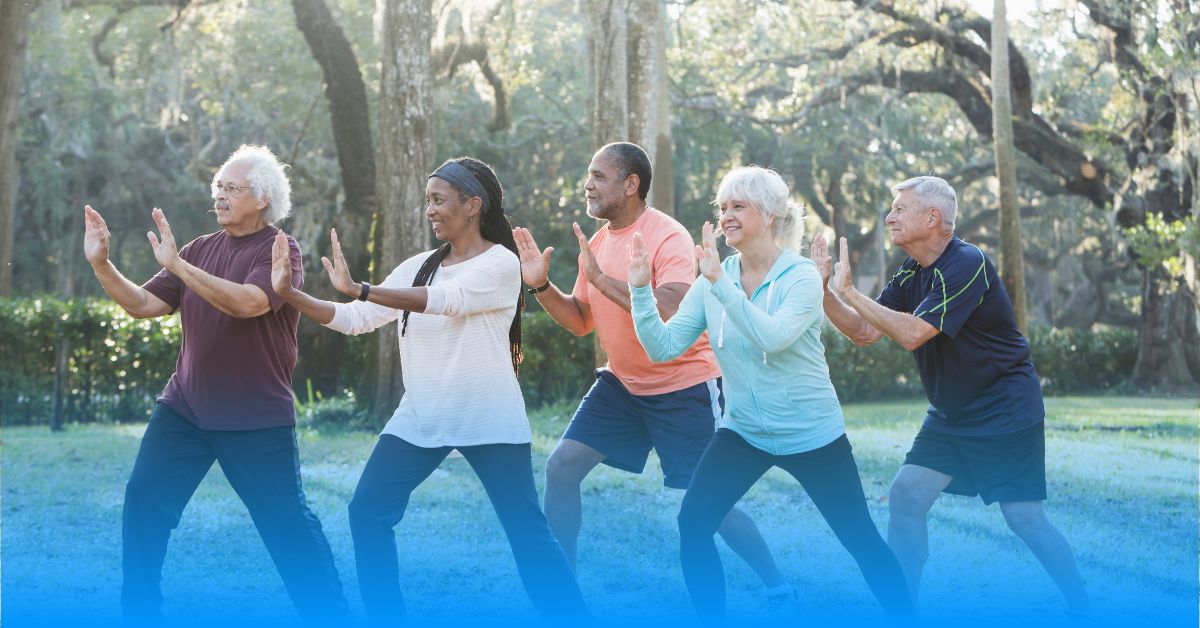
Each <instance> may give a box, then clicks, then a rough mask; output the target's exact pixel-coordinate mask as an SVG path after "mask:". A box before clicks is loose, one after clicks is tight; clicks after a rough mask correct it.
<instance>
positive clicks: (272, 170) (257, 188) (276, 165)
mask: <svg viewBox="0 0 1200 628" xmlns="http://www.w3.org/2000/svg"><path fill="white" fill-rule="evenodd" d="M237 161H244V162H248V163H249V164H250V169H249V170H248V171H247V172H246V183H247V184H248V185H249V186H250V190H251V191H252V192H253V193H254V198H256V199H258V200H260V201H262V200H265V201H267V207H266V208H265V209H263V220H265V221H266V222H267V223H268V224H272V225H273V224H275V223H277V222H279V221H280V220H283V219H284V218H287V217H288V216H290V215H291V214H292V184H291V183H290V182H289V181H288V177H287V171H288V169H289V168H290V166H288V165H287V164H284V163H282V162H280V161H279V158H278V157H276V156H275V153H272V152H271V149H269V148H267V147H266V146H258V145H254V144H242V145H241V146H239V147H238V149H237V150H235V151H233V154H231V155H229V159H226V160H225V163H224V164H221V167H220V168H218V169H217V173H216V174H215V175H213V180H212V186H211V188H212V195H213V198H216V197H217V182H218V181H220V180H221V177H222V176H223V175H224V174H225V170H226V169H227V168H229V165H230V164H232V163H234V162H237Z"/></svg>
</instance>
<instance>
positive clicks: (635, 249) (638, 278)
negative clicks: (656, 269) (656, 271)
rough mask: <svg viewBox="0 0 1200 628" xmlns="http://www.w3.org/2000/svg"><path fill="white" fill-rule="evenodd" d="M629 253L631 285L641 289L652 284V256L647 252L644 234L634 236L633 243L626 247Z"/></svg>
mask: <svg viewBox="0 0 1200 628" xmlns="http://www.w3.org/2000/svg"><path fill="white" fill-rule="evenodd" d="M626 251H628V253H629V285H630V286H631V287H634V288H641V287H642V286H645V285H646V284H648V283H650V255H649V254H648V253H647V252H646V241H645V240H643V239H642V234H641V232H640V231H639V232H638V233H635V234H633V243H632V244H630V245H629V246H627V247H626Z"/></svg>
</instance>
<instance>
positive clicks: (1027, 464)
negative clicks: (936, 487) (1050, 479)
mask: <svg viewBox="0 0 1200 628" xmlns="http://www.w3.org/2000/svg"><path fill="white" fill-rule="evenodd" d="M904 464H911V465H916V466H918V467H925V468H926V469H933V470H934V471H938V472H940V473H945V474H946V475H949V476H951V477H953V478H954V480H952V481H951V482H950V485H949V486H947V487H946V489H945V492H947V493H953V494H955V495H967V496H968V497H970V496H974V495H979V496H980V497H981V498H982V499H983V503H985V504H991V503H993V502H1023V501H1042V500H1044V499H1046V432H1045V422H1044V421H1038V423H1037V425H1034V426H1032V427H1029V428H1026V429H1024V430H1021V431H1019V432H1013V433H1011V434H1001V435H999V436H957V435H954V434H947V433H945V432H939V431H938V430H933V429H930V428H928V427H925V426H922V427H921V431H919V432H917V437H916V439H914V440H913V445H912V449H910V450H909V452H908V455H906V456H905V457H904Z"/></svg>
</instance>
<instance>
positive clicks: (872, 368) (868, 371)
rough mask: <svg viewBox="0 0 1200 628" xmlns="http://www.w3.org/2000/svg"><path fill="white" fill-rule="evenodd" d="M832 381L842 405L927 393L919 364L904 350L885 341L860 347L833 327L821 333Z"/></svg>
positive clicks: (828, 327)
mask: <svg viewBox="0 0 1200 628" xmlns="http://www.w3.org/2000/svg"><path fill="white" fill-rule="evenodd" d="M821 342H822V343H823V344H824V345H825V360H826V361H827V362H828V363H829V379H831V380H833V387H834V388H835V389H837V393H838V399H840V400H841V402H842V403H854V402H856V401H873V400H877V399H896V398H903V397H916V396H920V395H922V394H924V389H923V388H921V380H920V377H919V376H918V375H917V365H916V363H915V362H914V361H913V357H912V354H911V353H910V352H908V351H905V350H904V347H901V346H900V345H898V344H896V343H895V342H892V341H891V340H887V339H883V340H881V341H879V342H876V343H875V344H872V345H868V346H865V347H856V346H854V343H852V342H850V340H849V339H848V338H846V337H845V336H843V335H842V334H841V333H840V332H838V331H837V330H836V329H834V328H833V327H832V326H826V328H825V329H824V330H823V332H822V334H821Z"/></svg>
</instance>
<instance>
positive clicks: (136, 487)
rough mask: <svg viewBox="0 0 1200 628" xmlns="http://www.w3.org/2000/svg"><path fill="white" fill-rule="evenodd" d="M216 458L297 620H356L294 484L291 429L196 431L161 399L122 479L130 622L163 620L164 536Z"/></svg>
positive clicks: (125, 599)
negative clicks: (264, 548) (243, 506)
mask: <svg viewBox="0 0 1200 628" xmlns="http://www.w3.org/2000/svg"><path fill="white" fill-rule="evenodd" d="M213 461H216V462H219V463H220V464H221V470H222V471H224V472H225V477H227V478H228V479H229V483H230V484H231V485H233V490H234V491H236V492H237V494H238V497H240V498H241V499H242V503H244V504H246V508H247V509H248V510H249V511H250V517H251V518H252V519H253V520H254V526H255V527H256V528H257V529H258V533H259V535H260V536H261V537H262V540H263V543H265V544H266V546H267V551H268V552H269V553H270V554H271V559H272V560H273V561H275V567H276V568H278V569H279V575H280V576H281V577H282V578H283V583H284V586H285V587H286V588H287V592H288V595H289V596H291V598H292V602H293V603H294V604H295V605H296V610H297V611H298V612H299V613H300V616H301V618H303V619H304V621H305V622H306V623H313V624H321V625H331V624H333V625H341V624H346V623H349V622H350V621H352V617H351V615H350V609H349V607H348V606H347V605H346V598H345V596H344V595H343V594H342V583H341V581H340V580H339V579H338V574H337V568H336V567H335V566H334V564H333V553H332V552H331V551H330V549H329V541H328V540H327V539H326V538H325V533H324V532H323V531H322V530H321V522H320V521H318V520H317V517H316V515H314V514H313V513H312V512H311V511H310V510H309V509H308V503H307V501H306V500H305V497H304V489H303V488H302V487H301V485H300V457H299V452H298V450H297V447H296V431H295V429H293V428H291V427H276V428H269V429H263V430H249V431H244V432H230V431H217V430H202V429H200V428H198V427H196V426H195V425H194V424H193V423H191V422H190V421H188V420H187V419H185V418H183V417H182V416H180V415H179V414H178V413H176V412H175V411H174V410H172V409H171V408H170V407H169V406H167V405H165V404H162V403H160V404H158V405H157V406H155V408H154V413H153V414H152V415H151V416H150V424H149V425H148V426H147V427H146V434H145V436H143V437H142V444H141V447H140V448H139V449H138V455H137V460H136V461H135V462H134V464H133V473H132V474H130V476H129V482H128V483H126V485H125V508H124V512H123V526H122V534H121V538H122V542H123V546H122V560H123V567H124V580H123V582H122V586H121V608H122V611H123V613H124V615H125V617H126V619H127V620H128V621H130V622H133V623H138V622H142V621H153V620H155V619H156V618H157V617H158V616H159V613H160V607H161V606H162V589H161V586H160V580H161V577H162V566H163V559H164V558H165V557H166V554H167V541H168V539H169V538H170V536H171V530H173V529H174V528H175V527H176V526H178V525H179V518H180V516H181V515H182V514H183V509H184V507H185V506H187V503H188V501H189V500H190V499H191V497H192V494H193V493H195V491H196V487H197V486H199V485H200V481H201V480H203V479H204V476H205V475H206V474H207V473H208V470H209V469H210V468H211V467H212V464H213ZM214 549H216V548H214ZM214 602H217V601H216V600H214Z"/></svg>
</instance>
